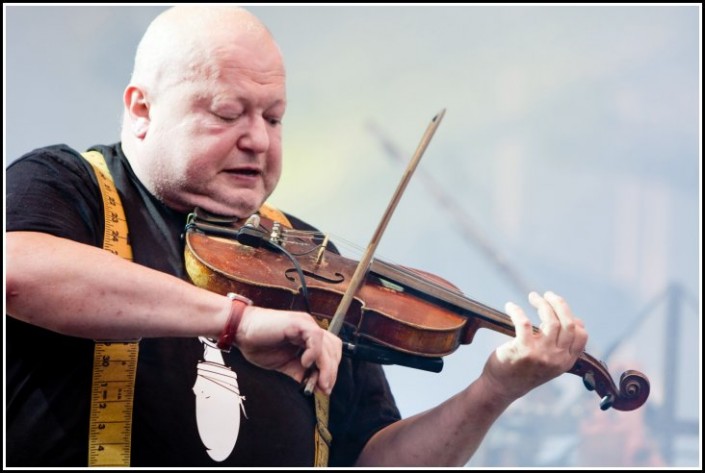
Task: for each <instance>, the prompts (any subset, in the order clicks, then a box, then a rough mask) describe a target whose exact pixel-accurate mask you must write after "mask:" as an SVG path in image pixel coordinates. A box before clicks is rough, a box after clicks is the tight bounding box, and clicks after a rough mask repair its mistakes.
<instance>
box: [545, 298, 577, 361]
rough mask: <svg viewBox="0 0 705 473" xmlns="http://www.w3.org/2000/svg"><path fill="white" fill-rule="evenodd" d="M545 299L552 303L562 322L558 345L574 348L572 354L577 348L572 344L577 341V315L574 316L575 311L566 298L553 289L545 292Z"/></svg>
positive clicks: (560, 322) (558, 318)
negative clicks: (571, 308)
mask: <svg viewBox="0 0 705 473" xmlns="http://www.w3.org/2000/svg"><path fill="white" fill-rule="evenodd" d="M544 300H545V301H546V302H548V303H549V304H550V305H551V307H552V310H553V313H554V314H555V316H556V318H557V320H558V322H559V324H560V331H559V332H558V337H557V339H556V345H557V346H558V347H559V348H564V349H565V348H567V349H571V348H572V349H571V354H572V353H573V349H574V348H575V347H573V346H572V345H573V342H574V341H575V335H576V331H577V329H578V325H577V324H576V321H575V320H576V319H575V316H573V312H572V311H571V310H570V307H569V306H568V303H567V302H566V301H565V299H563V298H562V297H561V296H559V295H558V294H556V293H554V292H552V291H547V292H546V293H545V294H544Z"/></svg>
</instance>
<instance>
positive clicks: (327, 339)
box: [316, 332, 343, 394]
mask: <svg viewBox="0 0 705 473" xmlns="http://www.w3.org/2000/svg"><path fill="white" fill-rule="evenodd" d="M342 346H343V344H342V341H341V340H340V338H338V337H337V336H335V335H333V334H332V333H329V332H325V336H324V337H323V347H322V350H321V356H319V358H317V359H316V366H318V370H319V373H320V374H319V381H318V386H319V388H320V389H321V390H323V391H324V392H325V393H326V394H330V393H331V391H332V390H333V386H335V380H336V378H337V376H338V366H339V365H340V359H341V357H342V351H343V350H342Z"/></svg>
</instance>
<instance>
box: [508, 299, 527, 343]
mask: <svg viewBox="0 0 705 473" xmlns="http://www.w3.org/2000/svg"><path fill="white" fill-rule="evenodd" d="M504 310H505V311H506V312H507V314H509V317H511V319H512V323H513V324H514V331H515V332H516V338H517V339H518V340H520V341H522V342H524V343H526V342H527V341H528V340H530V337H531V335H532V334H533V331H532V327H531V320H529V318H528V317H527V316H526V314H525V313H524V311H523V310H522V308H521V307H519V306H518V305H516V304H515V303H513V302H507V303H506V304H505V305H504Z"/></svg>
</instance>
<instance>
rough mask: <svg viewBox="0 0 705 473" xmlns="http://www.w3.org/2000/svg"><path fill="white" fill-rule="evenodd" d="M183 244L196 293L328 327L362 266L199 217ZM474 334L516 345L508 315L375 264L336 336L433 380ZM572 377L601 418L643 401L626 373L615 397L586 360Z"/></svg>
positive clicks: (413, 274)
mask: <svg viewBox="0 0 705 473" xmlns="http://www.w3.org/2000/svg"><path fill="white" fill-rule="evenodd" d="M185 240H186V241H185V243H186V244H185V250H184V257H185V264H186V269H187V272H188V274H189V276H190V278H191V280H192V282H193V283H194V284H195V285H197V286H199V287H202V288H205V289H208V290H210V291H214V292H217V293H220V294H226V293H228V292H235V293H238V294H241V295H243V296H245V297H248V298H249V299H251V300H252V301H254V303H255V304H256V305H259V306H262V307H268V308H272V309H280V310H296V311H304V312H308V313H309V314H311V315H312V316H313V317H315V318H316V319H317V320H318V322H319V324H321V325H322V326H324V327H327V325H328V323H329V322H330V320H331V319H332V317H333V314H335V313H336V310H337V309H338V307H339V305H340V302H341V299H342V298H343V295H344V294H345V293H346V290H347V289H348V286H349V283H350V280H351V277H352V276H353V273H355V271H356V269H357V266H358V264H357V262H356V261H354V260H350V259H348V258H345V257H343V256H341V255H339V254H338V253H337V252H335V251H332V250H331V249H329V248H328V244H327V242H328V239H327V237H324V236H322V235H321V234H319V233H316V232H306V231H298V230H293V229H290V228H286V227H283V226H282V225H281V224H280V223H278V222H273V221H272V220H269V219H267V218H263V217H262V218H260V217H257V219H256V222H254V223H248V222H237V221H230V220H222V219H218V218H211V216H208V215H206V214H205V213H203V212H202V211H199V210H198V209H197V211H196V212H195V213H194V214H192V215H191V216H190V217H189V223H188V224H187V226H186V231H185ZM480 328H488V329H491V330H494V331H497V332H500V333H503V334H506V335H509V336H514V335H515V330H514V326H513V324H512V322H511V319H510V317H509V316H508V315H506V314H504V313H502V312H499V311H497V310H495V309H492V308H490V307H487V306H485V305H483V304H481V303H478V302H476V301H473V300H471V299H468V298H467V297H465V296H464V295H462V294H461V293H460V292H459V291H457V289H456V288H455V287H454V286H452V285H451V284H450V283H449V282H447V281H445V280H443V279H441V278H439V277H437V276H434V275H430V274H428V273H424V272H420V271H418V270H410V269H408V268H402V267H399V266H394V265H389V264H387V263H384V262H382V261H379V260H376V261H373V262H372V263H371V264H370V267H369V268H368V269H367V271H366V273H365V276H364V281H363V284H362V285H361V286H360V287H359V289H358V290H357V292H356V293H355V295H354V298H353V301H352V303H351V304H350V305H349V306H348V309H347V312H346V313H345V317H344V320H343V324H342V327H341V328H340V331H339V332H338V335H339V336H340V338H341V339H342V340H343V348H344V352H345V353H346V354H349V355H352V356H359V357H361V358H363V359H367V360H370V361H374V362H378V363H384V364H400V365H405V366H411V367H414V368H419V369H427V370H429V371H435V372H438V371H440V370H441V369H442V357H443V356H446V355H449V354H451V353H453V352H454V351H455V350H456V349H457V348H458V347H459V345H461V344H469V343H471V342H472V340H473V337H474V335H475V333H476V332H477V330H478V329H480ZM534 330H538V329H537V328H536V327H534ZM568 372H569V373H572V374H575V375H577V376H580V377H581V378H582V379H583V383H584V384H585V386H586V388H587V389H588V390H594V391H596V393H597V394H598V395H599V396H600V397H601V403H600V407H601V408H602V409H603V410H605V409H608V408H610V407H613V408H615V409H618V410H625V411H626V410H633V409H636V408H638V407H639V406H641V405H642V404H643V403H644V402H645V401H646V399H647V398H648V395H649V390H650V385H649V381H648V379H647V378H646V376H644V375H643V374H642V373H640V372H639V371H636V370H628V371H626V372H624V373H623V374H622V376H621V378H620V386H619V388H617V386H615V384H614V382H613V381H612V378H611V376H610V374H609V373H608V372H607V370H606V367H605V366H604V363H602V362H601V361H598V360H596V359H595V358H593V357H592V356H591V355H589V354H587V353H583V354H581V355H580V357H579V358H578V360H577V361H576V363H575V364H574V365H573V367H572V368H571V369H570V370H568Z"/></svg>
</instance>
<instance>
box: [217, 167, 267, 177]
mask: <svg viewBox="0 0 705 473" xmlns="http://www.w3.org/2000/svg"><path fill="white" fill-rule="evenodd" d="M225 172H226V173H227V174H230V175H233V176H242V177H257V176H260V175H262V170H261V169H258V168H236V169H226V170H225Z"/></svg>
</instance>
